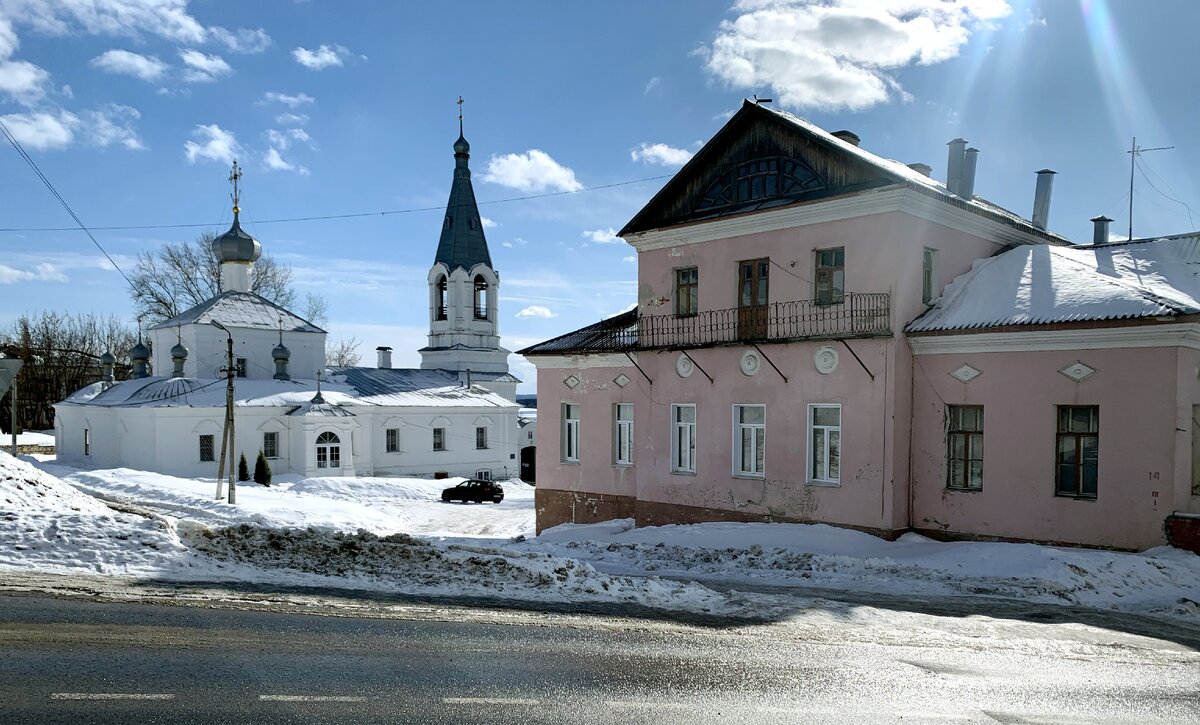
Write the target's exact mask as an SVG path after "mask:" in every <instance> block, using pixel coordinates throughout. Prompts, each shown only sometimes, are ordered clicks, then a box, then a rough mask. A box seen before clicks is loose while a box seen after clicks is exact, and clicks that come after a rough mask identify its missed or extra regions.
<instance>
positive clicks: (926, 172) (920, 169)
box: [908, 163, 933, 176]
mask: <svg viewBox="0 0 1200 725" xmlns="http://www.w3.org/2000/svg"><path fill="white" fill-rule="evenodd" d="M908 168H910V169H912V170H913V171H915V172H917V173H918V174H921V175H922V176H931V175H932V174H933V167H932V166H930V165H929V164H922V163H916V164H909V165H908Z"/></svg>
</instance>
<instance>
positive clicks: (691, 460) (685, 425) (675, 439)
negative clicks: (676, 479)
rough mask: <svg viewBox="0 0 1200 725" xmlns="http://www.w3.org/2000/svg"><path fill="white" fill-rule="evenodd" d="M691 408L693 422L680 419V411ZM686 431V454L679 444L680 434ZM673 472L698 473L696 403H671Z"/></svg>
mask: <svg viewBox="0 0 1200 725" xmlns="http://www.w3.org/2000/svg"><path fill="white" fill-rule="evenodd" d="M685 408H691V409H692V420H691V422H690V423H689V422H687V421H680V420H679V411H681V410H683V409H685ZM683 432H686V433H687V439H688V443H689V445H688V450H687V453H686V455H684V452H683V450H682V449H681V447H680V445H679V439H680V434H681V433H683ZM671 473H679V474H683V475H690V476H694V475H696V404H695V403H671Z"/></svg>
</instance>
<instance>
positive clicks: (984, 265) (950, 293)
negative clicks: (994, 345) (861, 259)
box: [906, 233, 1200, 332]
mask: <svg viewBox="0 0 1200 725" xmlns="http://www.w3.org/2000/svg"><path fill="white" fill-rule="evenodd" d="M1197 312H1200V234H1196V233H1193V234H1190V235H1183V236H1177V237H1169V238H1164V239H1155V240H1142V241H1134V242H1119V243H1113V244H1101V245H1094V246H1085V247H1057V246H1049V245H1033V246H1023V247H1017V248H1015V249H1011V250H1009V251H1006V252H1004V253H1003V254H999V255H997V256H995V257H991V258H988V259H980V260H977V261H976V262H975V263H974V264H973V265H971V270H970V271H969V272H967V273H966V274H964V275H962V276H960V277H958V278H957V279H955V280H954V281H953V282H951V283H950V284H949V285H947V286H946V289H945V290H944V291H943V293H942V296H941V298H939V299H938V300H937V302H936V303H935V304H934V305H933V307H931V308H930V309H929V310H928V311H927V312H926V313H925V314H923V315H921V316H920V317H918V318H917V319H916V320H914V321H913V322H911V323H909V325H908V327H907V328H906V330H907V331H908V332H931V331H935V330H965V329H972V328H985V327H999V326H1004V325H1037V324H1048V323H1055V322H1077V321H1081V320H1120V319H1133V318H1139V317H1169V316H1176V315H1190V314H1195V313H1197Z"/></svg>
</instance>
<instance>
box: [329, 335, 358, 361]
mask: <svg viewBox="0 0 1200 725" xmlns="http://www.w3.org/2000/svg"><path fill="white" fill-rule="evenodd" d="M361 344H362V341H361V340H359V339H358V338H357V337H351V338H349V339H337V340H334V341H333V342H327V343H325V364H326V365H328V366H330V367H335V368H352V367H355V366H357V365H358V362H359V360H362V355H360V354H359V353H358V346H359V345H361Z"/></svg>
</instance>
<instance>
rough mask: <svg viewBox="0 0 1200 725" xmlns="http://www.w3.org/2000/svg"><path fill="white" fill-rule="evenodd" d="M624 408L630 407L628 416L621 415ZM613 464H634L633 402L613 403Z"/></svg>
mask: <svg viewBox="0 0 1200 725" xmlns="http://www.w3.org/2000/svg"><path fill="white" fill-rule="evenodd" d="M622 408H627V409H628V412H629V417H628V418H622V417H621V409H622ZM622 448H624V452H625V455H624V456H622V455H621V451H622ZM613 465H614V466H632V465H633V403H613Z"/></svg>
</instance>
